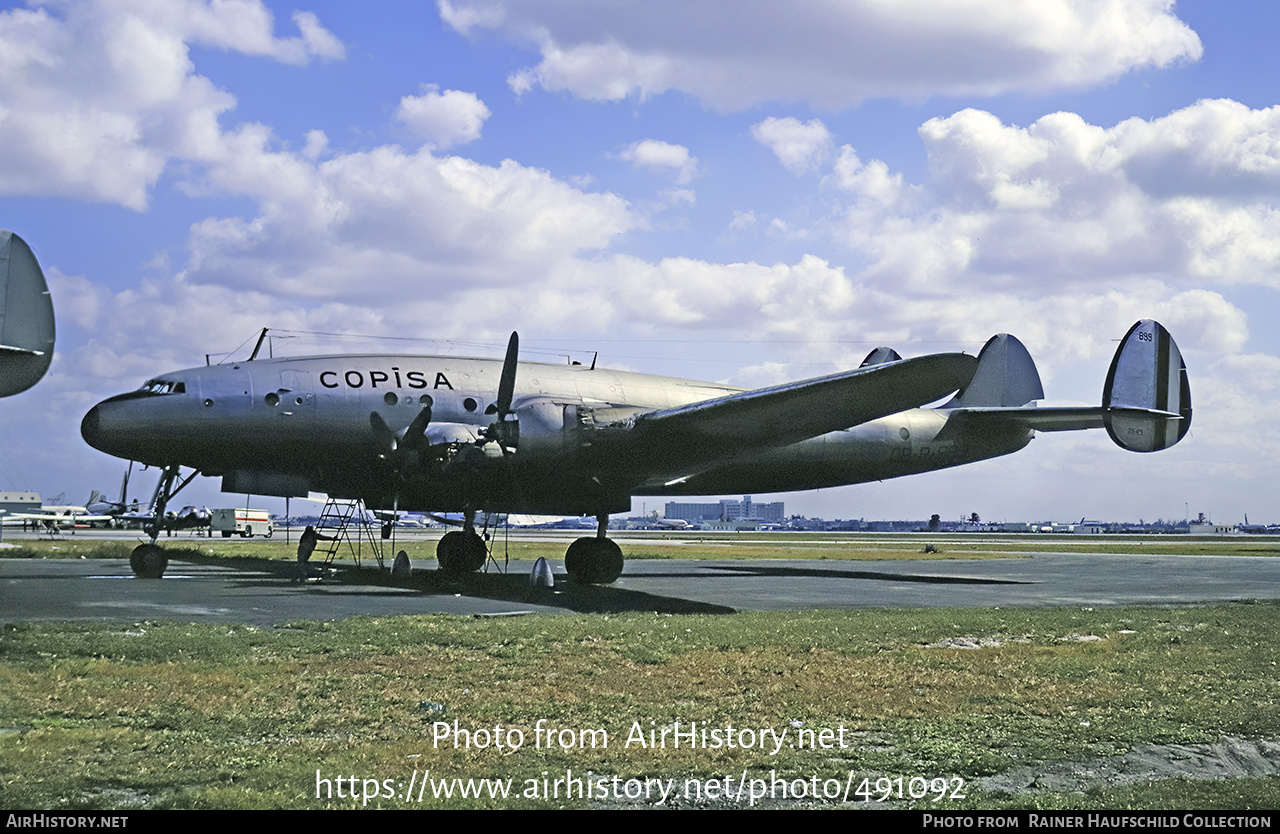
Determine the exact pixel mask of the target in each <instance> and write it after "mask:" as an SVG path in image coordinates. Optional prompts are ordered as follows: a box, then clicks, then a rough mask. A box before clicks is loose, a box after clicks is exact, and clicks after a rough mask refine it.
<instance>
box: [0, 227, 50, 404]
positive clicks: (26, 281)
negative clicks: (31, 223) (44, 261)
mask: <svg viewBox="0 0 1280 834" xmlns="http://www.w3.org/2000/svg"><path fill="white" fill-rule="evenodd" d="M53 337H54V333H53V302H52V301H50V299H49V286H48V285H47V284H46V283H45V280H44V273H43V272H41V271H40V264H39V263H38V262H37V261H36V256H35V255H34V254H33V253H32V251H31V247H30V246H28V245H27V243H26V241H24V240H23V239H22V238H20V237H18V236H17V235H15V234H14V233H13V232H7V231H0V397H7V396H9V395H11V394H17V393H19V392H21V391H25V390H27V389H28V388H30V387H31V386H32V385H35V384H36V383H37V382H39V381H40V377H42V376H44V372H45V371H47V370H49V363H50V362H52V361H53Z"/></svg>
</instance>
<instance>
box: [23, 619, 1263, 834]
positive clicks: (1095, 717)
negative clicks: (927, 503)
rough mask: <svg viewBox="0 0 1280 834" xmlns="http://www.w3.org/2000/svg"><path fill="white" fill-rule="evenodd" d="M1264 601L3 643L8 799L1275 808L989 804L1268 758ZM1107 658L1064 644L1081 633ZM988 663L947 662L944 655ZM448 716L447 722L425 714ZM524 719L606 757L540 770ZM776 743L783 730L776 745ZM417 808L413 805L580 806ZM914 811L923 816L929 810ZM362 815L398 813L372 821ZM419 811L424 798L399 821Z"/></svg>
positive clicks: (544, 758) (51, 805) (321, 626)
mask: <svg viewBox="0 0 1280 834" xmlns="http://www.w3.org/2000/svg"><path fill="white" fill-rule="evenodd" d="M1278 614H1280V607H1278V606H1277V605H1276V604H1274V603H1270V602H1265V603H1256V604H1235V605H1216V606H1203V607H1186V608H1177V609H1159V608H1107V609H1098V610H1081V609H1070V608H1061V609H1047V610H1022V609H1019V610H1009V611H1005V610H987V611H982V610H959V609H947V610H879V611H841V612H830V611H817V612H804V613H790V612H769V613H742V614H734V615H720V616H703V615H678V616H672V615H658V614H624V615H603V614H580V615H575V616H560V615H553V616H528V617H521V618H500V619H475V618H463V617H451V616H443V615H441V616H424V617H395V618H382V619H351V620H344V621H340V622H298V623H292V624H289V625H287V626H284V627H281V628H277V629H274V630H265V631H264V630H256V629H252V628H246V627H242V626H228V625H192V624H181V623H150V622H147V623H131V624H115V625H84V624H58V623H41V624H37V625H17V626H14V625H10V626H6V627H5V628H4V630H3V632H0V804H3V805H5V806H9V807H32V808H48V809H63V808H128V807H162V808H202V807H218V808H227V807H230V808H271V807H289V808H320V807H352V806H359V805H361V804H362V803H361V802H360V800H354V801H352V800H349V799H342V800H340V799H338V798H336V797H334V798H332V799H329V798H324V797H322V798H320V799H317V798H316V796H315V793H316V771H317V770H320V771H321V776H322V777H325V778H333V777H336V776H339V775H341V776H344V777H346V776H355V777H357V779H363V778H370V779H375V778H376V779H378V780H385V779H391V780H394V781H395V783H396V784H397V785H399V787H398V788H397V790H398V791H403V789H404V786H405V785H407V783H408V782H409V780H410V778H411V775H412V774H413V773H414V771H415V770H416V771H417V773H418V775H419V776H420V774H421V772H422V770H424V769H430V770H431V772H432V774H433V776H438V777H460V778H493V777H509V778H512V779H514V780H515V783H516V786H517V792H518V791H519V789H520V787H521V786H522V785H523V784H524V782H523V780H526V779H532V780H540V779H542V774H543V772H544V771H546V772H547V773H549V774H550V775H551V778H554V777H555V776H556V775H561V776H562V775H563V774H564V772H565V771H566V770H567V769H572V770H573V771H574V773H576V774H579V775H581V774H584V773H585V772H586V771H588V770H590V771H593V772H594V773H596V774H605V775H607V776H610V777H612V776H614V775H617V776H620V777H623V778H645V777H651V778H676V779H677V780H683V779H684V778H686V777H698V778H711V777H719V778H721V779H723V778H724V776H725V775H732V776H733V778H734V779H735V780H736V779H737V778H738V777H739V776H740V775H741V774H742V773H743V772H745V773H747V774H748V777H749V778H768V777H769V775H770V773H771V772H776V773H778V774H782V775H786V776H788V777H796V778H800V777H804V778H809V777H812V776H815V775H816V776H818V777H820V778H823V779H826V778H837V779H844V778H846V777H847V775H848V774H849V773H850V772H853V773H856V774H859V776H862V775H867V776H870V777H873V778H874V777H875V776H879V775H884V776H893V777H898V776H902V777H905V778H908V779H909V778H910V777H912V776H924V777H943V776H945V777H958V778H962V779H964V780H965V784H966V791H965V792H966V793H967V798H966V799H964V800H962V801H955V802H946V803H941V805H940V806H933V807H989V808H997V807H1043V808H1052V807H1097V808H1101V807H1112V808H1122V807H1152V808H1156V807H1185V806H1188V805H1192V806H1199V807H1224V808H1247V807H1262V808H1270V807H1277V803H1280V780H1278V779H1277V778H1275V777H1264V778H1252V779H1235V780H1221V781H1196V782H1186V781H1179V780H1166V781H1162V782H1148V783H1142V784H1138V785H1130V786H1127V787H1105V786H1100V787H1099V788H1098V789H1097V790H1092V791H1090V792H1088V793H1085V794H1076V793H1070V792H1052V791H1038V792H1036V793H1034V794H1024V795H1016V794H1015V795H1011V794H1008V793H1002V792H998V791H989V790H983V789H982V788H981V786H980V785H979V783H978V782H977V780H979V779H980V778H982V777H984V776H988V775H991V774H996V773H1003V772H1006V771H1009V770H1011V769H1014V768H1017V767H1020V766H1025V765H1029V764H1035V763H1053V762H1077V761H1080V762H1085V761H1093V760H1097V759H1099V758H1105V757H1110V756H1115V755H1118V754H1121V753H1123V752H1125V751H1128V750H1130V749H1132V748H1134V747H1135V746H1138V745H1142V744H1190V743H1203V742H1216V741H1218V740H1220V739H1222V738H1224V737H1227V736H1233V737H1241V738H1249V739H1274V738H1275V735H1276V724H1275V715H1276V714H1277V711H1278V709H1280V683H1278V682H1277V680H1278V678H1280V676H1278V674H1277V665H1276V664H1277V662H1280V645H1278V644H1277V641H1276V640H1275V639H1274V635H1275V630H1276V623H1277V615H1278ZM1082 635H1083V636H1087V637H1096V638H1099V639H1090V640H1082V639H1080V637H1081V636H1082ZM955 637H977V638H989V641H988V642H989V643H991V644H992V645H989V647H987V648H982V649H978V650H961V649H951V648H940V647H938V644H941V643H943V641H946V640H947V639H948V638H955ZM441 708H442V711H440V709H441ZM539 719H545V722H546V724H548V725H550V726H552V727H555V728H557V729H571V730H586V729H603V730H606V731H607V732H608V733H609V738H610V742H609V745H608V748H607V749H600V748H597V749H594V750H593V749H569V750H563V749H560V748H558V747H556V746H552V747H550V748H547V747H546V746H544V747H543V748H542V749H538V748H536V747H535V746H534V743H533V733H534V727H535V726H536V725H537V722H538V721H539ZM439 720H444V721H447V722H453V721H454V720H456V721H457V722H458V726H459V727H460V728H462V729H467V730H472V731H475V730H479V729H486V728H487V729H490V730H492V729H493V728H495V727H501V728H503V729H504V731H506V730H509V729H511V728H518V729H521V730H523V731H524V732H525V734H526V744H525V746H524V747H523V748H521V749H519V750H515V751H499V750H497V749H494V748H492V747H490V748H488V749H476V748H474V747H473V748H472V749H466V748H465V747H464V748H460V749H454V747H453V746H452V745H450V744H444V745H443V746H441V747H436V746H434V745H433V743H432V731H433V723H434V722H436V721H439ZM677 721H679V722H686V723H687V722H690V721H697V722H707V723H708V724H709V725H711V726H716V727H723V726H725V725H726V724H728V723H732V724H733V725H734V726H735V727H737V728H771V729H775V730H777V731H783V730H786V731H788V732H789V733H792V734H794V732H795V731H796V729H798V728H807V729H812V730H821V729H830V730H832V731H838V730H839V728H843V729H844V732H845V738H846V741H847V742H848V746H846V747H844V748H838V747H833V748H831V749H819V750H807V749H806V750H798V749H791V748H784V749H783V750H782V751H781V752H780V753H779V754H778V755H776V756H773V755H768V754H767V753H762V752H761V751H759V750H743V749H718V750H704V749H697V750H689V749H672V748H667V749H658V750H653V749H646V748H641V747H637V746H635V745H632V746H631V747H629V748H628V747H626V746H624V741H625V739H626V737H627V734H628V732H629V730H630V729H631V727H632V726H633V724H635V725H636V726H639V727H640V728H641V729H642V730H644V731H645V732H647V731H648V730H649V729H650V728H654V729H658V730H660V729H661V728H663V727H670V726H671V725H672V724H673V722H677ZM789 737H790V738H792V739H794V735H792V736H789ZM591 804H593V803H591V802H586V801H577V800H573V801H566V800H563V799H561V800H559V801H546V800H543V799H541V798H539V799H509V800H506V801H501V800H492V801H491V800H488V799H481V800H475V799H469V800H466V801H463V800H459V799H457V798H455V799H453V800H451V801H448V802H446V801H444V800H440V801H435V800H431V799H430V796H429V794H428V799H427V800H426V801H424V802H423V803H422V805H423V806H424V807H438V806H442V805H449V806H451V807H473V806H497V807H517V806H520V805H527V806H530V807H548V806H549V805H591ZM921 804H922V807H923V806H924V805H927V804H928V803H921ZM369 807H404V804H403V803H402V802H401V801H399V800H389V799H386V798H378V799H375V800H373V801H371V802H370V803H369ZM414 807H417V806H416V803H415V804H414Z"/></svg>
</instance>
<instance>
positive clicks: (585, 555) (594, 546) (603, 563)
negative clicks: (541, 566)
mask: <svg viewBox="0 0 1280 834" xmlns="http://www.w3.org/2000/svg"><path fill="white" fill-rule="evenodd" d="M622 564H623V558H622V548H620V547H618V544H617V542H615V541H613V540H611V539H601V538H596V537H585V538H581V539H575V540H574V542H573V544H571V545H569V549H568V550H567V551H565V554H564V569H565V573H567V574H569V578H570V579H571V580H573V581H574V582H580V583H582V584H584V585H608V584H610V583H612V582H613V581H614V580H616V579H617V578H618V577H619V576H621V575H622Z"/></svg>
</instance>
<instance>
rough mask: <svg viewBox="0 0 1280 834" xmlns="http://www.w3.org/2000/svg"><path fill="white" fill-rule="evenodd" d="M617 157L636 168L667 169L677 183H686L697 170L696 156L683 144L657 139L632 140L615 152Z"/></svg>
mask: <svg viewBox="0 0 1280 834" xmlns="http://www.w3.org/2000/svg"><path fill="white" fill-rule="evenodd" d="M617 157H618V158H619V159H624V160H626V161H627V162H630V163H631V164H632V165H634V166H636V167H637V168H651V169H655V170H667V171H670V172H671V174H672V175H673V176H674V177H675V181H676V182H677V183H681V184H684V183H687V182H689V180H691V179H693V176H694V174H696V173H697V171H698V158H697V157H696V156H693V155H692V154H690V153H689V149H688V148H686V147H685V146H683V145H673V144H671V143H669V142H663V141H661V140H658V139H642V140H640V141H639V142H632V143H631V144H630V145H628V146H627V147H626V148H624V149H623V150H621V151H619V152H618V154H617Z"/></svg>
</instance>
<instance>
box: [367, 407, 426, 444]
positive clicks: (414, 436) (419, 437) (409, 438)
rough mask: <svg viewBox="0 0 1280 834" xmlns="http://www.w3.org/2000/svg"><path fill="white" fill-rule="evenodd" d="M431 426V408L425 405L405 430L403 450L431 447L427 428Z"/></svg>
mask: <svg viewBox="0 0 1280 834" xmlns="http://www.w3.org/2000/svg"><path fill="white" fill-rule="evenodd" d="M375 413H376V412H375ZM430 424H431V406H429V405H424V406H423V407H422V410H421V411H419V412H418V415H417V416H416V417H414V418H413V422H412V423H410V424H409V428H407V429H405V430H404V442H403V443H402V444H401V446H402V448H405V449H419V448H423V447H426V446H430V445H431V441H430V440H428V439H427V426H429V425H430Z"/></svg>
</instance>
